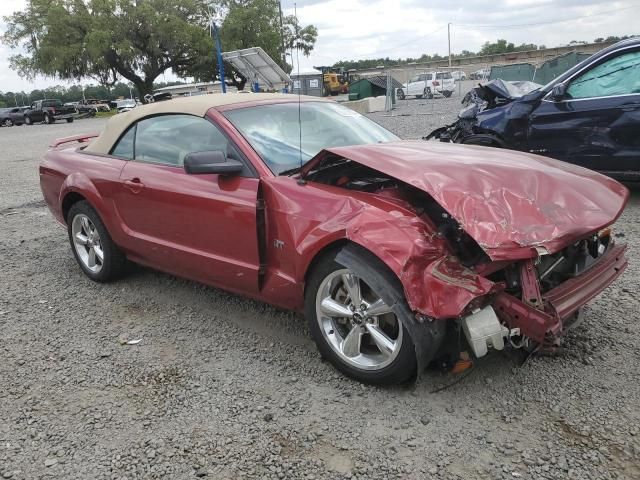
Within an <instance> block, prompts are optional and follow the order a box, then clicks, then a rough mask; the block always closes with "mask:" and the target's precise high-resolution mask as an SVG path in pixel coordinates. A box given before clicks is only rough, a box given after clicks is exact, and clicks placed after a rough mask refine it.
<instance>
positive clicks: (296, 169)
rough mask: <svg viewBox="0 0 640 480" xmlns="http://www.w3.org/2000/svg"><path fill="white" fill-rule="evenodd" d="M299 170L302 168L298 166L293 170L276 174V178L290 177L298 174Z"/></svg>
mask: <svg viewBox="0 0 640 480" xmlns="http://www.w3.org/2000/svg"><path fill="white" fill-rule="evenodd" d="M300 170H302V167H300V166H298V167H295V168H290V169H289V170H283V171H282V172H280V173H278V176H281V175H287V176H291V175H294V174H296V173H298V172H299V171H300Z"/></svg>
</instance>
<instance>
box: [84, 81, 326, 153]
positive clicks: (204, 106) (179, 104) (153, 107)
mask: <svg viewBox="0 0 640 480" xmlns="http://www.w3.org/2000/svg"><path fill="white" fill-rule="evenodd" d="M285 99H287V100H292V101H293V100H297V99H298V96H297V95H295V96H293V95H291V94H283V93H226V94H222V93H214V94H210V95H196V96H193V97H180V98H174V99H172V100H167V101H163V102H154V103H149V104H147V105H141V106H139V107H136V108H134V109H132V110H131V111H129V112H126V113H119V114H117V115H114V116H113V117H111V119H110V120H109V121H108V122H107V125H106V126H105V128H104V130H103V131H102V133H101V134H100V136H98V137H96V139H95V140H94V141H93V142H91V143H90V144H89V145H88V146H87V147H86V148H85V152H92V153H99V154H103V155H107V154H108V153H109V152H110V151H111V147H113V144H114V143H115V142H116V141H117V140H118V139H119V138H120V136H121V135H122V134H123V133H124V131H125V130H126V129H127V128H129V125H131V124H133V123H135V122H136V121H138V120H140V119H141V118H144V117H149V116H153V115H162V114H166V113H185V114H188V115H196V116H198V117H204V115H205V114H206V113H207V111H208V110H209V109H211V108H214V107H222V106H226V105H233V104H240V103H254V102H262V101H268V100H285ZM316 100H319V99H316Z"/></svg>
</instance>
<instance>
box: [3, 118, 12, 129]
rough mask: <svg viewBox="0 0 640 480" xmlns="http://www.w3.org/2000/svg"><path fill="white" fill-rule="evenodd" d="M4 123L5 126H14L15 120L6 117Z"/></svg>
mask: <svg viewBox="0 0 640 480" xmlns="http://www.w3.org/2000/svg"><path fill="white" fill-rule="evenodd" d="M2 125H3V126H5V127H13V121H12V120H11V119H10V118H5V119H4V121H3V122H2Z"/></svg>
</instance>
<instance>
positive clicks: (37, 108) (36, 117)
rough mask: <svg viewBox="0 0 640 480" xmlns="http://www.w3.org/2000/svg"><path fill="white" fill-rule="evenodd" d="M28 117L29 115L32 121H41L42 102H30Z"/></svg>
mask: <svg viewBox="0 0 640 480" xmlns="http://www.w3.org/2000/svg"><path fill="white" fill-rule="evenodd" d="M29 117H31V121H33V122H42V121H43V120H44V115H43V114H42V102H35V103H32V104H31V110H30V111H29Z"/></svg>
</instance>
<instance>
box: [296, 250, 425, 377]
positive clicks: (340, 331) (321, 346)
mask: <svg viewBox="0 0 640 480" xmlns="http://www.w3.org/2000/svg"><path fill="white" fill-rule="evenodd" d="M362 261H363V262H368V259H365V258H362ZM366 265H367V266H366V268H364V269H363V272H366V273H364V274H362V273H361V276H358V275H356V274H355V273H354V272H353V271H351V270H350V269H349V268H345V267H344V266H342V265H340V264H339V263H337V262H336V261H335V256H333V257H325V259H324V261H321V262H320V263H319V264H318V265H317V267H316V268H315V270H314V271H313V273H312V274H311V277H310V280H309V283H308V285H307V289H306V292H305V314H306V317H307V319H308V322H309V327H310V330H311V334H312V336H313V339H314V341H315V343H316V345H317V347H318V350H320V353H321V355H322V356H323V357H324V358H326V359H327V360H329V361H330V362H331V363H332V364H333V365H334V366H335V367H336V368H337V369H338V370H340V371H341V372H343V373H345V374H346V375H348V376H350V377H353V378H354V379H356V380H359V381H361V382H365V383H372V384H380V385H389V384H397V383H402V382H405V381H407V380H409V379H410V378H412V377H413V376H415V373H416V369H417V361H416V352H415V348H414V344H413V342H412V339H411V336H410V335H409V333H408V331H407V330H406V328H405V327H404V325H403V321H401V320H400V319H399V318H398V316H397V315H396V313H395V312H394V310H392V308H391V307H390V306H389V305H387V304H386V303H385V301H384V300H383V299H382V297H381V296H380V295H379V293H378V292H377V291H375V290H374V289H373V288H372V286H371V285H372V284H374V285H376V286H377V288H378V289H380V290H385V291H393V290H394V289H396V288H397V287H396V286H395V285H393V284H392V282H390V281H389V280H388V277H387V276H386V272H385V271H384V267H383V266H382V265H375V264H374V265H371V262H368V264H366Z"/></svg>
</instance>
